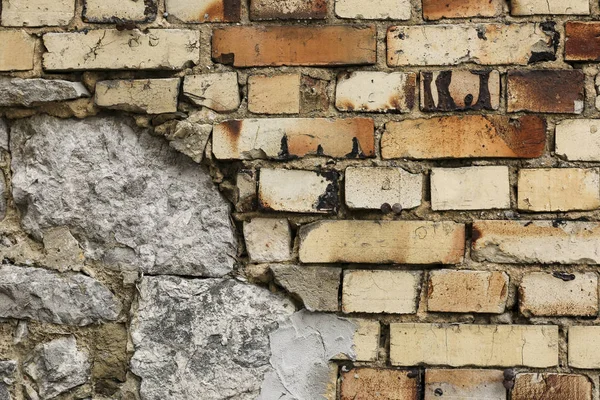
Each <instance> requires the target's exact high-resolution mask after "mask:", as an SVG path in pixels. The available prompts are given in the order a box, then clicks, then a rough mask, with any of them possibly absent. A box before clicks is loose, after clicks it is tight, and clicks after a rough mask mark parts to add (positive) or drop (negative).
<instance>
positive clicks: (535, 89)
mask: <svg viewBox="0 0 600 400" xmlns="http://www.w3.org/2000/svg"><path fill="white" fill-rule="evenodd" d="M584 90H585V74H584V73H583V71H581V70H528V71H509V72H508V90H507V93H508V94H507V111H508V112H517V111H532V112H542V113H569V114H581V113H582V112H583V105H584V100H585V92H584Z"/></svg>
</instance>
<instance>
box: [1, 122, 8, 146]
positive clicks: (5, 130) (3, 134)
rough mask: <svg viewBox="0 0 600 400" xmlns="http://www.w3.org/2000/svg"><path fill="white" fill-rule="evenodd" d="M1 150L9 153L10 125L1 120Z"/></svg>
mask: <svg viewBox="0 0 600 400" xmlns="http://www.w3.org/2000/svg"><path fill="white" fill-rule="evenodd" d="M0 149H3V150H6V151H8V125H6V122H5V121H4V120H3V119H0Z"/></svg>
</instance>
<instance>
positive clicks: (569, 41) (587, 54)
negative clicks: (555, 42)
mask: <svg viewBox="0 0 600 400" xmlns="http://www.w3.org/2000/svg"><path fill="white" fill-rule="evenodd" d="M565 35H566V42H565V58H566V59H567V60H571V61H598V60H600V23H597V22H592V23H586V22H567V24H566V27H565Z"/></svg>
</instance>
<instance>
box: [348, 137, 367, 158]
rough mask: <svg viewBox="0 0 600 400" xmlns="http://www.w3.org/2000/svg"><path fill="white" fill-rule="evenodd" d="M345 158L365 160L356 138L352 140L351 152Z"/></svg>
mask: <svg viewBox="0 0 600 400" xmlns="http://www.w3.org/2000/svg"><path fill="white" fill-rule="evenodd" d="M346 158H366V156H365V153H363V151H362V150H361V149H360V143H358V139H357V138H356V137H353V138H352V151H351V152H350V153H348V154H346Z"/></svg>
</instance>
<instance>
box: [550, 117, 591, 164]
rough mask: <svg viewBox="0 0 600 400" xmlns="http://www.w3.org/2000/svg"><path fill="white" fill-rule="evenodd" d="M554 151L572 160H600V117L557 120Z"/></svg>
mask: <svg viewBox="0 0 600 400" xmlns="http://www.w3.org/2000/svg"><path fill="white" fill-rule="evenodd" d="M554 151H555V153H556V154H557V155H559V156H561V157H564V158H566V159H567V160H571V161H600V119H567V120H563V121H560V122H557V123H556V134H555V150H554Z"/></svg>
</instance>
